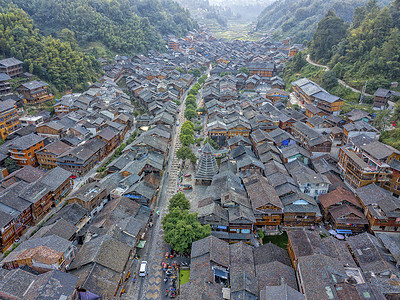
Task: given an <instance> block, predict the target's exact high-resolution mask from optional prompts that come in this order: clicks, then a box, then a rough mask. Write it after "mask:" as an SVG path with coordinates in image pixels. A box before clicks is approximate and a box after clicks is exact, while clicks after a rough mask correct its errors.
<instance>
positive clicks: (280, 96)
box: [265, 88, 289, 103]
mask: <svg viewBox="0 0 400 300" xmlns="http://www.w3.org/2000/svg"><path fill="white" fill-rule="evenodd" d="M265 97H266V98H267V99H269V100H271V101H272V103H275V102H277V101H287V100H288V98H289V93H288V92H286V91H284V90H281V89H278V88H272V89H270V90H268V91H267V92H266V94H265Z"/></svg>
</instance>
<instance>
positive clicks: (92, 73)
mask: <svg viewBox="0 0 400 300" xmlns="http://www.w3.org/2000/svg"><path fill="white" fill-rule="evenodd" d="M0 56H3V57H11V56H14V57H16V58H18V59H20V60H23V61H24V67H25V70H26V71H29V72H30V73H33V74H35V75H37V76H39V77H40V78H41V79H42V80H45V81H47V82H49V83H52V84H53V85H54V86H55V87H56V88H57V89H59V90H66V89H71V88H72V89H74V90H77V91H79V90H83V89H84V88H85V85H86V84H87V82H93V81H95V80H96V79H97V76H98V74H99V71H100V64H99V63H98V62H97V61H96V60H95V58H94V57H92V56H89V55H85V54H82V53H81V52H79V51H78V50H77V49H76V45H75V44H74V43H73V42H72V43H71V42H62V41H60V40H59V39H54V38H53V37H51V36H48V37H44V36H43V35H41V34H40V33H39V32H38V30H37V29H35V28H34V25H33V22H32V20H31V19H30V18H29V16H28V15H27V14H26V13H25V12H24V11H22V10H20V9H16V8H10V7H8V6H7V5H6V4H5V3H4V2H3V3H2V1H0Z"/></svg>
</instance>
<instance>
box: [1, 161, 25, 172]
mask: <svg viewBox="0 0 400 300" xmlns="http://www.w3.org/2000/svg"><path fill="white" fill-rule="evenodd" d="M4 165H5V167H6V169H7V172H8V174H11V173H12V172H14V171H17V170H19V169H20V168H21V167H20V166H19V165H18V164H17V163H16V161H15V160H13V159H12V158H10V157H9V158H6V160H5V161H4Z"/></svg>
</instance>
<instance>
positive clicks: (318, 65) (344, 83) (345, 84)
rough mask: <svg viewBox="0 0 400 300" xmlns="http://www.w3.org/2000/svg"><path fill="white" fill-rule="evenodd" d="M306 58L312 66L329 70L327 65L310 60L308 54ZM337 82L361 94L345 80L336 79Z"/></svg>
mask: <svg viewBox="0 0 400 300" xmlns="http://www.w3.org/2000/svg"><path fill="white" fill-rule="evenodd" d="M306 60H307V62H308V63H309V64H312V65H313V66H316V67H320V68H324V71H325V72H328V71H329V70H330V69H329V67H328V66H324V65H320V64H317V63H315V62H313V61H312V60H311V58H310V54H308V55H307V59H306ZM338 82H339V84H341V85H343V86H344V87H346V88H349V89H351V90H352V91H353V92H355V93H359V94H361V91H360V90H357V89H355V88H353V87H351V86H349V85H348V84H347V83H346V82H344V81H343V80H341V79H338ZM364 94H365V95H366V96H372V95H370V94H367V93H364Z"/></svg>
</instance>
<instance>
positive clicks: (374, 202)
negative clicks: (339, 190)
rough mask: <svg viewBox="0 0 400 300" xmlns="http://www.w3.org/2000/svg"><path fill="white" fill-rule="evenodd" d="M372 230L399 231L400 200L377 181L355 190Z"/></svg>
mask: <svg viewBox="0 0 400 300" xmlns="http://www.w3.org/2000/svg"><path fill="white" fill-rule="evenodd" d="M355 194H356V196H357V199H358V200H359V201H360V203H361V205H362V207H363V209H364V212H365V216H366V217H367V219H368V221H369V225H370V229H371V230H372V231H392V232H395V231H399V229H400V200H399V199H398V198H396V197H394V196H393V195H392V193H391V192H390V191H387V190H385V189H383V188H381V187H379V186H377V185H376V184H375V183H372V184H369V185H366V186H363V187H360V188H358V189H356V190H355Z"/></svg>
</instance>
